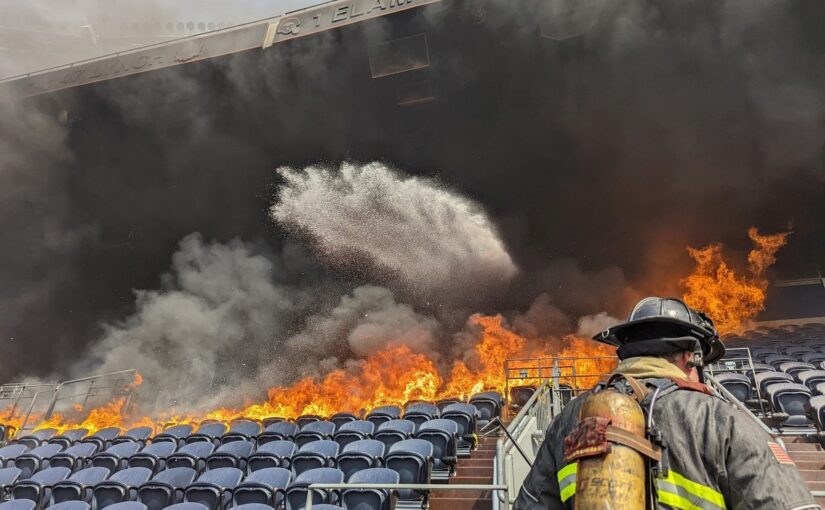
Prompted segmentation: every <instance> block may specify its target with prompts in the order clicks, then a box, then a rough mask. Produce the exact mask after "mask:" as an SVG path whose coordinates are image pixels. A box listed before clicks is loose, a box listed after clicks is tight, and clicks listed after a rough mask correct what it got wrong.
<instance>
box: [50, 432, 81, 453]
mask: <svg viewBox="0 0 825 510" xmlns="http://www.w3.org/2000/svg"><path fill="white" fill-rule="evenodd" d="M88 435H89V429H69V430H67V431H65V432H63V433H62V434H60V435H58V436H54V437H52V438H51V439H49V440H48V441H47V442H48V443H52V444H59V445H60V446H62V447H63V449H64V450H65V449H66V448H68V447H70V446H71V445H73V444H75V443H77V442H78V441H80V440H82V439H83V438H84V437H86V436H88Z"/></svg>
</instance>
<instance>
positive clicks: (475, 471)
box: [457, 462, 493, 476]
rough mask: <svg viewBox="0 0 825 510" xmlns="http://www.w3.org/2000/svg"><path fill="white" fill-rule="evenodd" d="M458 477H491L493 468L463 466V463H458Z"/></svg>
mask: <svg viewBox="0 0 825 510" xmlns="http://www.w3.org/2000/svg"><path fill="white" fill-rule="evenodd" d="M457 473H458V476H493V466H492V465H488V466H478V467H476V466H465V465H464V463H462V462H459V463H458V471H457Z"/></svg>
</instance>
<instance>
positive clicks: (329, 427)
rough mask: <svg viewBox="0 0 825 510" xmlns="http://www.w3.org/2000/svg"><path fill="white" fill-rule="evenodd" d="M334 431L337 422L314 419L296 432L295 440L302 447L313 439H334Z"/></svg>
mask: <svg viewBox="0 0 825 510" xmlns="http://www.w3.org/2000/svg"><path fill="white" fill-rule="evenodd" d="M334 433H335V424H334V423H332V422H331V421H313V422H310V423H307V424H306V425H304V426H303V428H301V430H299V431H298V433H296V434H295V437H294V438H293V441H295V444H297V445H298V447H299V448H300V447H301V446H303V445H305V444H307V443H309V442H312V441H320V440H322V439H332V435H333V434H334Z"/></svg>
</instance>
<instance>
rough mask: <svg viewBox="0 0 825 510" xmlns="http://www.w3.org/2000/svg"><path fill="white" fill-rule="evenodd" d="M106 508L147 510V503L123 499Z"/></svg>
mask: <svg viewBox="0 0 825 510" xmlns="http://www.w3.org/2000/svg"><path fill="white" fill-rule="evenodd" d="M50 508H52V507H50ZM106 508H108V509H109V510H146V505H144V504H143V503H139V502H137V501H122V502H120V503H115V504H114V505H109V506H107V507H106Z"/></svg>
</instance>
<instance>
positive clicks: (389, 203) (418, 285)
mask: <svg viewBox="0 0 825 510" xmlns="http://www.w3.org/2000/svg"><path fill="white" fill-rule="evenodd" d="M279 173H280V174H281V176H282V177H283V178H284V180H285V181H286V182H285V184H284V185H283V186H282V187H281V188H280V189H279V191H278V194H277V199H276V202H275V204H274V205H273V206H272V210H271V213H272V217H273V218H274V219H275V220H276V221H277V222H279V223H280V224H282V225H284V226H285V227H287V228H290V229H293V230H296V231H299V232H301V233H304V234H307V235H309V236H310V237H311V239H312V240H313V241H314V242H315V243H316V245H317V247H318V249H319V250H320V252H321V253H322V254H323V255H324V256H326V257H327V258H328V259H330V260H332V261H336V262H339V263H352V261H353V260H354V259H357V258H365V259H368V260H369V261H370V262H372V263H373V264H375V265H376V266H377V267H379V268H382V269H387V270H389V271H391V272H392V273H394V274H396V275H398V276H399V277H400V278H401V280H402V281H403V282H404V283H406V284H407V285H409V286H412V287H414V289H415V290H417V291H418V292H421V293H423V294H432V295H439V294H440V296H439V297H442V298H443V297H444V293H447V294H450V295H451V296H455V294H456V293H457V292H459V291H460V292H461V295H462V298H464V299H468V298H470V297H471V296H473V294H474V292H477V291H479V290H482V289H489V288H494V287H496V286H498V285H501V284H503V283H506V282H507V281H508V280H509V279H510V278H512V277H513V276H514V275H515V274H516V273H517V268H516V266H515V264H514V263H513V260H512V259H511V257H510V254H509V253H508V252H507V250H506V248H505V246H504V243H503V242H502V240H501V238H500V237H499V236H498V234H497V232H496V230H495V227H494V226H493V224H492V222H491V221H490V219H489V218H488V216H487V215H486V214H485V212H484V211H483V210H482V209H481V207H480V206H479V205H478V204H476V203H475V202H473V201H471V200H470V199H468V198H466V197H463V196H461V195H459V194H457V193H454V192H451V191H449V190H447V189H445V188H444V187H442V186H440V185H438V184H437V183H435V182H433V181H430V180H427V179H423V178H420V177H409V176H405V175H402V174H400V173H399V172H396V171H394V170H392V169H390V168H389V167H387V166H386V165H384V164H382V163H370V164H367V165H357V164H353V163H344V164H342V165H341V167H340V169H337V170H336V169H333V168H325V167H321V166H310V167H307V168H305V169H304V170H295V169H292V168H286V167H285V168H281V169H280V170H279Z"/></svg>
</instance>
